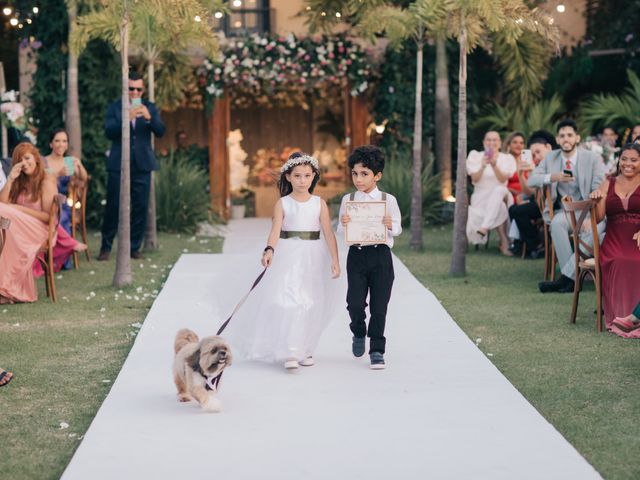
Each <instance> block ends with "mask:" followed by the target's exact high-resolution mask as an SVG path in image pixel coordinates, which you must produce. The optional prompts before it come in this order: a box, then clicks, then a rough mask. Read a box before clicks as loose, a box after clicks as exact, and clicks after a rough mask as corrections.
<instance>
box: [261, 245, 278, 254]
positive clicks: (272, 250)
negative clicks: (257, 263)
mask: <svg viewBox="0 0 640 480" xmlns="http://www.w3.org/2000/svg"><path fill="white" fill-rule="evenodd" d="M269 250H271V253H276V251H275V250H274V249H273V247H272V246H271V245H267V246H266V247H264V251H263V253H267V252H268V251H269Z"/></svg>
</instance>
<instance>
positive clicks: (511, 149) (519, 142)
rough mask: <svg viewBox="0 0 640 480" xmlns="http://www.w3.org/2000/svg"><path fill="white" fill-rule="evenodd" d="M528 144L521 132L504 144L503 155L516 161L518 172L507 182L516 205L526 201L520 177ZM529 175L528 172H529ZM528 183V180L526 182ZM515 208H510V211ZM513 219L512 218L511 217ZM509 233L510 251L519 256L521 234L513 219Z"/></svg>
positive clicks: (510, 135) (507, 139)
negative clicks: (509, 156)
mask: <svg viewBox="0 0 640 480" xmlns="http://www.w3.org/2000/svg"><path fill="white" fill-rule="evenodd" d="M525 143H526V139H525V138H524V134H523V133H520V132H513V133H511V134H509V136H508V137H507V138H506V139H505V141H504V143H503V144H502V153H508V154H510V155H511V156H512V157H513V158H514V159H515V160H516V172H515V173H514V174H513V175H511V176H510V177H509V180H508V181H507V190H509V192H511V195H513V202H514V204H516V205H518V204H519V203H522V202H523V201H525V198H524V195H523V194H522V185H521V182H520V177H521V176H522V173H523V170H522V165H523V163H527V162H526V161H525V162H523V159H522V156H523V153H522V152H523V151H524V146H525ZM527 173H528V172H527ZM525 183H526V180H525ZM512 207H513V205H512V206H511V207H509V208H510V209H511V208H512ZM509 218H511V216H509ZM508 231H509V234H508V235H509V239H511V240H513V243H512V244H511V246H510V247H509V250H510V251H511V253H513V254H514V255H519V254H520V252H522V241H521V240H520V232H519V231H518V226H517V225H516V223H515V222H514V221H513V219H511V226H510V227H509V229H508Z"/></svg>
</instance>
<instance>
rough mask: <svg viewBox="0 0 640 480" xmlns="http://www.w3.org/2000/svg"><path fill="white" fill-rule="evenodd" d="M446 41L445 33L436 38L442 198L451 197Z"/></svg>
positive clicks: (449, 103)
mask: <svg viewBox="0 0 640 480" xmlns="http://www.w3.org/2000/svg"><path fill="white" fill-rule="evenodd" d="M446 42H447V39H446V37H445V36H444V35H438V37H437V38H436V104H435V140H436V159H437V161H438V173H439V174H440V195H441V198H442V200H447V199H449V198H450V197H451V100H450V99H449V72H448V70H447V44H446Z"/></svg>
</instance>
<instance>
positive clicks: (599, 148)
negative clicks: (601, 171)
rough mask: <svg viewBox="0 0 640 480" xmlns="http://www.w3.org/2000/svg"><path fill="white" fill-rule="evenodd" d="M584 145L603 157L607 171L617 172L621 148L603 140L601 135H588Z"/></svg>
mask: <svg viewBox="0 0 640 480" xmlns="http://www.w3.org/2000/svg"><path fill="white" fill-rule="evenodd" d="M582 146H583V147H584V148H585V149H586V150H589V151H592V152H593V153H596V154H598V155H599V156H600V158H601V159H602V163H603V164H604V165H605V167H606V170H607V173H612V172H615V171H616V169H617V166H618V153H619V152H620V148H618V147H613V146H611V145H609V144H608V143H607V142H603V141H602V140H601V139H600V138H599V137H587V138H586V139H585V141H584V142H583V143H582Z"/></svg>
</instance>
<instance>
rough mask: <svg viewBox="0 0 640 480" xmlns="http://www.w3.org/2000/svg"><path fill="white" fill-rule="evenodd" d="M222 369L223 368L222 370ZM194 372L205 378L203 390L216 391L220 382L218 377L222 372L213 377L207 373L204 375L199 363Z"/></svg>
mask: <svg viewBox="0 0 640 480" xmlns="http://www.w3.org/2000/svg"><path fill="white" fill-rule="evenodd" d="M223 371H224V370H223ZM196 372H198V373H199V374H200V375H201V376H203V377H204V379H205V386H204V388H205V390H207V391H212V390H213V391H218V384H219V383H220V377H222V372H220V373H219V374H218V375H216V376H215V377H212V376H209V375H205V373H204V372H203V371H202V367H200V365H198V368H197V369H196Z"/></svg>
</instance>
